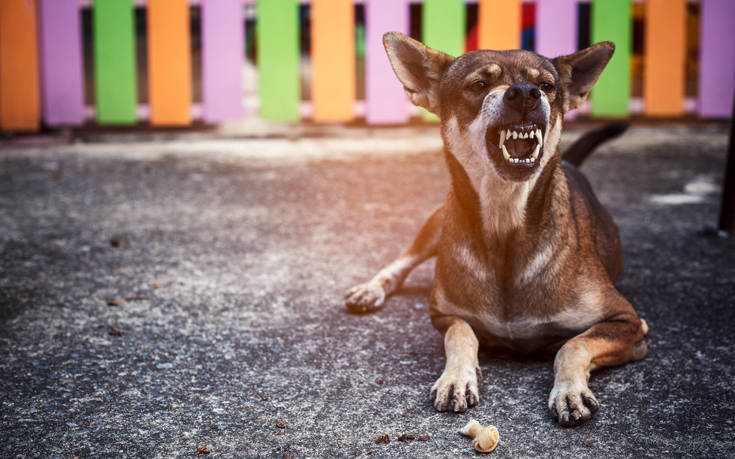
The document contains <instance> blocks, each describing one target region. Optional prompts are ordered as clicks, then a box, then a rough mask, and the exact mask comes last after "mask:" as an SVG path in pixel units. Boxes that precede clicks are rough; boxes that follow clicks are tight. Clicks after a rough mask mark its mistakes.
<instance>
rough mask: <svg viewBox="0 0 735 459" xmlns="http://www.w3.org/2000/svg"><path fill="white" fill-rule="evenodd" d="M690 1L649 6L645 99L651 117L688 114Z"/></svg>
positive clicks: (651, 0) (665, 0) (655, 0)
mask: <svg viewBox="0 0 735 459" xmlns="http://www.w3.org/2000/svg"><path fill="white" fill-rule="evenodd" d="M685 25H686V0H648V2H647V3H646V30H645V40H644V43H645V46H646V50H645V59H644V60H643V65H644V69H643V98H644V99H643V100H644V102H645V114H646V115H649V116H679V115H683V114H684V59H685V56H686V53H685V49H686V35H685V33H686V29H685Z"/></svg>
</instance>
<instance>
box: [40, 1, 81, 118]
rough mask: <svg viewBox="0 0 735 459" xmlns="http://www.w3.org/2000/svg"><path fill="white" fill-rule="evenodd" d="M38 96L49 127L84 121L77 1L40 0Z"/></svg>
mask: <svg viewBox="0 0 735 459" xmlns="http://www.w3.org/2000/svg"><path fill="white" fill-rule="evenodd" d="M38 7H39V15H38V17H39V26H40V32H41V33H40V34H39V39H40V46H39V50H40V53H41V96H42V100H43V104H42V105H43V118H44V121H45V122H46V124H48V125H51V126H59V125H79V124H82V123H83V122H84V80H83V77H82V41H81V36H80V31H81V26H80V24H79V22H80V21H79V5H78V4H77V0H40V1H39V4H38Z"/></svg>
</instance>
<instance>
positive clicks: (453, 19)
mask: <svg viewBox="0 0 735 459" xmlns="http://www.w3.org/2000/svg"><path fill="white" fill-rule="evenodd" d="M466 22H467V13H466V9H465V3H464V0H424V3H423V6H422V8H421V24H422V25H421V27H422V37H421V41H423V42H424V44H426V46H429V47H431V48H434V49H438V50H439V51H442V52H444V53H447V54H449V55H451V56H455V57H456V56H459V55H461V54H462V53H464V37H465V29H466ZM421 117H422V118H423V119H424V120H426V121H437V120H438V118H437V117H436V116H434V115H433V114H431V113H429V112H428V111H426V110H424V109H421Z"/></svg>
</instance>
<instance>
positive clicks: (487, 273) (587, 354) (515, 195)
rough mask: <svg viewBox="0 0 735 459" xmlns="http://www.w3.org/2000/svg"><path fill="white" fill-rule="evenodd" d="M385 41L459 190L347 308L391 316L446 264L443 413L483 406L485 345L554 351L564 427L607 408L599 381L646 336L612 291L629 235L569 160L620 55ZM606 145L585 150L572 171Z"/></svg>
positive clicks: (441, 304) (437, 303) (438, 301)
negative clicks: (569, 123)
mask: <svg viewBox="0 0 735 459" xmlns="http://www.w3.org/2000/svg"><path fill="white" fill-rule="evenodd" d="M383 41H384V44H385V48H386V50H387V52H388V57H389V58H390V61H391V64H392V66H393V70H394V71H395V73H396V75H397V76H398V78H399V79H400V81H401V83H403V86H404V87H405V90H406V92H407V93H408V95H409V97H410V99H411V101H412V102H413V103H414V104H416V105H418V106H421V107H424V108H426V109H427V110H429V111H431V112H433V113H435V114H437V115H439V117H440V119H441V132H442V137H443V140H444V145H445V157H446V161H447V165H448V167H449V171H450V173H451V177H452V187H451V191H450V192H449V195H448V197H447V200H446V202H445V203H444V205H443V206H442V207H441V208H440V209H439V210H437V211H436V212H435V213H434V214H433V215H432V216H431V217H430V218H429V220H428V221H427V222H426V223H425V224H424V226H423V227H422V228H421V230H420V231H419V234H418V236H417V237H416V240H415V241H414V242H413V244H412V245H411V247H410V248H409V249H408V250H407V251H406V252H405V253H404V254H403V255H402V256H401V257H399V258H398V259H397V260H395V261H394V262H392V263H391V264H389V265H388V266H386V267H385V268H383V269H382V270H381V271H380V272H379V273H378V274H377V275H376V276H375V277H374V278H373V279H372V280H371V281H369V282H367V283H365V284H362V285H358V286H356V287H354V288H353V289H351V290H350V291H349V292H348V293H347V296H346V298H347V306H348V307H349V309H351V310H352V311H359V312H367V311H371V310H374V309H376V308H378V307H380V306H381V305H382V304H383V302H384V300H385V298H386V296H388V295H390V294H391V293H392V292H394V291H395V290H396V289H397V288H398V287H399V286H400V285H401V283H402V282H403V280H404V279H405V278H406V276H407V275H408V273H409V272H410V271H411V270H412V269H413V268H414V267H416V266H417V265H418V264H420V263H421V262H423V261H424V260H426V259H428V258H430V257H432V256H435V255H436V256H437V261H436V274H435V279H434V287H433V290H432V293H431V306H430V316H431V320H432V323H433V324H434V326H435V327H436V328H437V329H438V330H439V331H440V332H441V333H443V335H444V350H445V354H446V366H445V369H444V372H443V373H442V375H441V376H440V377H439V379H438V380H437V381H436V383H435V384H434V386H433V387H432V389H431V399H432V400H433V403H434V407H435V408H436V409H437V410H439V411H445V410H447V409H451V410H453V411H465V410H466V409H467V407H468V406H474V405H476V404H477V403H478V401H479V398H480V397H479V391H478V381H479V379H480V378H479V377H480V370H479V365H478V358H477V351H478V346H479V344H480V343H482V344H483V345H487V346H491V347H497V346H501V347H505V348H509V349H511V350H514V351H521V352H530V351H554V352H556V358H555V361H554V374H555V378H554V387H553V389H552V390H551V395H550V397H549V409H550V411H551V414H552V416H553V417H554V418H555V419H557V420H558V422H559V423H560V424H561V425H563V426H573V425H577V424H579V423H581V422H583V421H584V420H587V419H589V418H590V417H591V416H592V414H593V413H594V412H595V411H597V409H598V408H599V403H598V402H597V400H596V399H595V396H594V395H593V394H592V392H591V391H590V389H589V387H588V386H587V381H588V379H589V374H590V371H592V370H595V369H597V368H600V367H604V366H611V365H620V364H623V363H626V362H629V361H632V360H638V359H642V358H643V357H644V356H645V355H646V351H647V348H646V341H645V338H644V335H645V334H646V332H647V325H646V324H645V322H644V321H643V320H641V319H639V318H638V315H637V314H636V312H635V311H634V310H633V308H632V306H631V305H630V303H628V301H627V300H626V299H625V298H623V296H622V295H621V294H620V293H619V292H618V291H617V289H616V288H615V287H614V286H613V281H614V280H615V278H616V276H617V275H618V273H619V272H620V270H621V268H622V254H621V248H620V239H619V236H618V231H617V228H616V227H615V224H614V222H613V220H612V218H611V217H610V215H609V214H608V213H607V212H606V211H605V209H604V208H603V207H602V205H601V204H600V203H599V202H598V201H597V199H596V198H595V196H594V194H593V192H592V189H591V187H590V185H589V183H588V182H587V180H586V179H585V178H584V176H583V175H582V174H581V173H580V172H579V171H578V170H577V169H576V168H575V167H574V166H573V165H572V164H569V163H567V162H566V161H564V162H563V161H562V159H561V157H560V154H559V153H558V145H559V138H560V135H561V129H562V117H563V115H564V113H566V112H568V111H569V110H571V109H573V108H576V107H579V106H580V105H581V104H582V102H583V101H584V100H585V98H586V97H587V94H588V93H589V91H590V89H591V88H592V85H593V84H594V83H595V82H596V81H597V79H598V77H599V76H600V74H601V73H602V70H603V69H604V68H605V66H606V65H607V62H608V61H609V60H610V58H611V57H612V54H613V51H614V45H613V44H612V43H610V42H603V43H598V44H596V45H594V46H591V47H589V48H587V49H585V50H582V51H579V52H577V53H574V54H571V55H569V56H563V57H558V58H556V59H553V60H549V59H546V58H544V57H542V56H539V55H537V54H535V53H532V52H528V51H521V50H518V51H490V50H481V51H473V52H470V53H467V54H464V55H463V56H461V57H458V58H453V57H451V56H448V55H446V54H443V53H441V52H439V51H436V50H433V49H431V48H428V47H426V46H424V45H423V44H422V43H420V42H418V41H416V40H413V39H411V38H409V37H406V36H404V35H401V34H398V33H388V34H386V35H385V37H384V39H383ZM604 135H608V134H604ZM604 135H603V137H604ZM588 140H589V139H588ZM599 141H601V140H599V139H598V141H596V142H594V141H593V142H591V143H592V145H591V146H590V148H587V149H586V150H585V148H582V147H584V145H583V146H582V147H580V145H577V148H576V150H577V151H576V153H575V154H573V155H572V156H573V157H574V158H573V159H574V161H573V162H575V163H577V164H579V163H581V161H582V160H583V159H584V156H586V155H587V154H588V153H589V151H590V150H591V147H594V144H595V143H599ZM582 143H584V142H582ZM587 143H590V142H587ZM580 148H581V151H580ZM566 157H567V156H566V155H565V158H566Z"/></svg>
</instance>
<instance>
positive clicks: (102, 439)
mask: <svg viewBox="0 0 735 459" xmlns="http://www.w3.org/2000/svg"><path fill="white" fill-rule="evenodd" d="M577 134H578V133H572V134H571V135H570V136H567V137H565V141H567V142H568V139H569V138H572V137H574V135H577ZM98 140H99V139H98ZM726 144H727V132H726V130H725V129H724V127H723V126H721V125H715V126H710V125H697V126H693V127H686V126H678V127H655V128H653V127H642V128H633V129H631V131H629V132H628V133H627V134H625V135H624V136H623V137H622V138H620V139H618V140H616V141H614V142H612V143H610V144H608V145H606V146H604V147H603V148H601V149H600V151H599V152H597V153H596V154H595V155H594V156H593V157H591V158H590V159H589V160H588V162H587V163H585V165H584V167H583V171H584V172H585V173H586V174H587V175H588V177H589V178H590V181H591V182H592V184H593V187H594V188H595V190H596V192H597V193H598V196H599V198H600V200H601V201H602V202H603V203H604V204H605V205H606V206H607V207H608V209H610V211H611V213H612V214H613V216H614V217H615V220H616V222H617V223H618V225H619V227H620V231H621V236H622V240H623V246H624V252H625V253H624V256H625V263H626V266H625V268H624V270H623V274H622V276H621V278H620V279H619V281H618V283H617V285H618V287H619V289H620V290H621V291H622V292H623V294H624V295H625V296H626V297H627V298H628V299H629V300H630V301H631V302H632V303H633V305H634V306H635V307H636V309H637V311H638V312H639V314H640V315H641V316H642V317H644V318H645V319H646V320H647V322H648V324H649V326H650V329H651V330H650V333H649V335H648V347H649V354H648V357H647V358H646V359H644V360H642V361H640V362H637V363H634V364H629V365H626V366H623V367H619V368H612V369H606V370H601V371H598V372H596V373H594V374H593V376H592V379H591V383H590V387H591V389H592V390H593V391H594V392H595V394H596V395H597V398H598V400H599V401H600V403H601V406H602V407H601V409H600V411H599V412H598V413H597V414H596V415H595V417H594V418H593V419H592V420H591V421H590V422H588V423H587V424H585V425H583V426H581V427H578V428H574V429H565V428H562V427H559V426H558V425H557V424H556V423H555V422H554V421H553V420H552V419H551V417H550V415H549V413H548V411H547V408H546V400H547V397H548V393H549V391H550V389H551V386H552V381H553V375H552V362H551V361H550V360H548V359H543V358H540V357H536V356H530V357H529V356H518V355H496V354H489V353H482V354H481V358H480V362H481V367H482V370H483V373H484V376H485V378H484V381H483V382H482V384H481V388H480V397H481V400H480V404H479V406H478V407H476V408H473V409H470V410H469V411H468V412H466V413H461V414H454V413H437V412H436V411H434V408H433V407H432V406H431V404H430V403H429V400H428V396H429V389H430V387H431V385H432V383H433V382H434V380H435V379H436V378H437V377H438V376H439V374H440V373H441V371H442V368H443V364H444V357H443V354H442V342H441V337H440V335H439V334H438V333H437V332H436V331H435V330H434V329H433V328H432V326H431V323H430V321H429V317H428V294H429V291H430V289H431V283H432V276H433V264H432V263H431V262H429V263H427V264H426V265H424V266H421V267H420V268H419V269H417V270H416V271H415V272H414V273H413V274H412V275H411V276H410V277H409V279H408V280H407V283H406V284H405V286H404V288H403V289H402V290H401V291H400V292H398V293H397V294H396V295H394V296H393V297H391V298H390V299H389V300H388V302H387V305H386V306H385V307H384V308H383V309H381V310H379V311H378V312H376V313H374V314H369V315H353V314H350V313H348V312H347V310H346V308H345V307H344V304H343V300H342V296H343V293H344V291H345V290H346V289H347V288H349V287H351V286H353V285H354V284H356V283H359V282H363V281H365V280H367V279H368V278H369V277H370V276H372V275H373V274H374V273H375V272H376V271H377V270H378V269H379V268H380V267H381V266H382V265H384V264H385V263H387V262H389V261H391V260H392V259H393V258H394V257H395V256H397V255H398V254H399V253H400V252H401V251H402V250H403V249H404V248H405V247H406V246H407V245H408V244H409V243H410V241H411V240H412V238H413V236H414V234H415V233H416V231H417V230H418V229H419V227H420V226H421V224H422V223H423V221H424V220H425V219H426V218H427V217H428V216H429V215H430V214H431V213H432V211H433V210H434V209H435V208H436V207H437V206H438V205H439V204H440V203H441V202H442V200H443V198H444V196H445V194H446V192H447V190H448V186H449V182H448V174H447V172H446V170H445V166H444V162H443V157H442V155H441V153H440V150H439V143H438V133H437V132H436V130H432V129H429V130H425V129H424V130H419V131H414V130H411V129H408V130H397V131H396V130H394V131H390V130H387V131H386V130H375V131H373V130H360V131H358V132H356V133H352V134H350V135H347V136H340V137H338V138H335V137H318V138H301V137H292V138H281V137H276V138H272V139H267V138H265V139H209V138H207V137H206V136H205V137H196V136H194V137H181V138H175V139H163V140H146V139H143V140H141V139H108V140H107V141H104V139H103V140H102V141H95V142H92V143H89V142H72V143H56V142H54V141H50V142H46V143H43V142H42V143H41V144H39V143H33V142H29V143H28V144H27V145H20V146H19V145H17V144H16V145H8V144H7V143H6V144H5V146H3V147H2V149H1V150H0V352H1V354H2V361H0V370H1V371H2V378H0V406H1V407H2V410H1V412H0V456H2V457H69V458H71V457H74V456H77V457H121V456H133V457H163V458H167V457H191V456H194V455H195V453H196V451H197V449H198V448H200V447H203V446H206V447H207V450H208V451H210V453H209V455H208V456H202V457H283V456H284V455H287V456H293V457H367V455H370V457H412V458H414V457H431V458H434V457H474V456H476V455H477V453H475V452H474V451H473V450H472V447H471V444H470V441H469V439H467V438H465V437H462V436H460V435H459V434H458V433H457V431H458V430H459V429H460V428H461V427H462V426H463V425H464V424H465V423H466V422H467V421H468V420H469V419H473V418H474V419H477V420H479V421H480V422H482V423H484V424H493V425H495V426H497V428H498V430H499V432H500V445H499V446H498V448H497V449H496V450H495V452H493V453H492V455H493V456H496V457H538V456H542V457H560V456H578V457H643V456H650V457H662V456H663V457H679V456H690V457H726V456H732V454H733V453H732V452H733V450H734V448H735V425H734V424H733V423H734V422H735V405H734V404H733V403H734V402H733V400H735V389H733V383H734V382H735V378H734V376H735V370H734V369H733V365H732V362H733V361H735V358H734V354H735V333H734V332H735V326H734V325H733V322H734V319H735V299H734V298H735V240H732V239H730V240H727V239H718V238H711V237H704V236H702V235H700V234H699V232H700V230H701V228H702V227H703V226H704V225H706V224H713V223H715V222H716V220H717V212H718V208H719V199H720V196H719V190H720V188H719V184H720V183H721V180H722V174H723V170H724V164H725V147H726ZM125 298H127V300H124V299H125ZM121 299H123V300H121ZM114 300H118V301H114ZM110 303H112V304H110ZM384 434H388V435H390V438H391V441H390V443H388V444H385V443H380V444H378V443H376V439H377V438H378V436H379V435H384ZM400 434H412V435H414V436H416V437H419V436H422V435H429V437H430V438H429V439H428V440H425V441H420V440H418V439H415V440H406V441H398V439H397V437H398V435H400Z"/></svg>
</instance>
